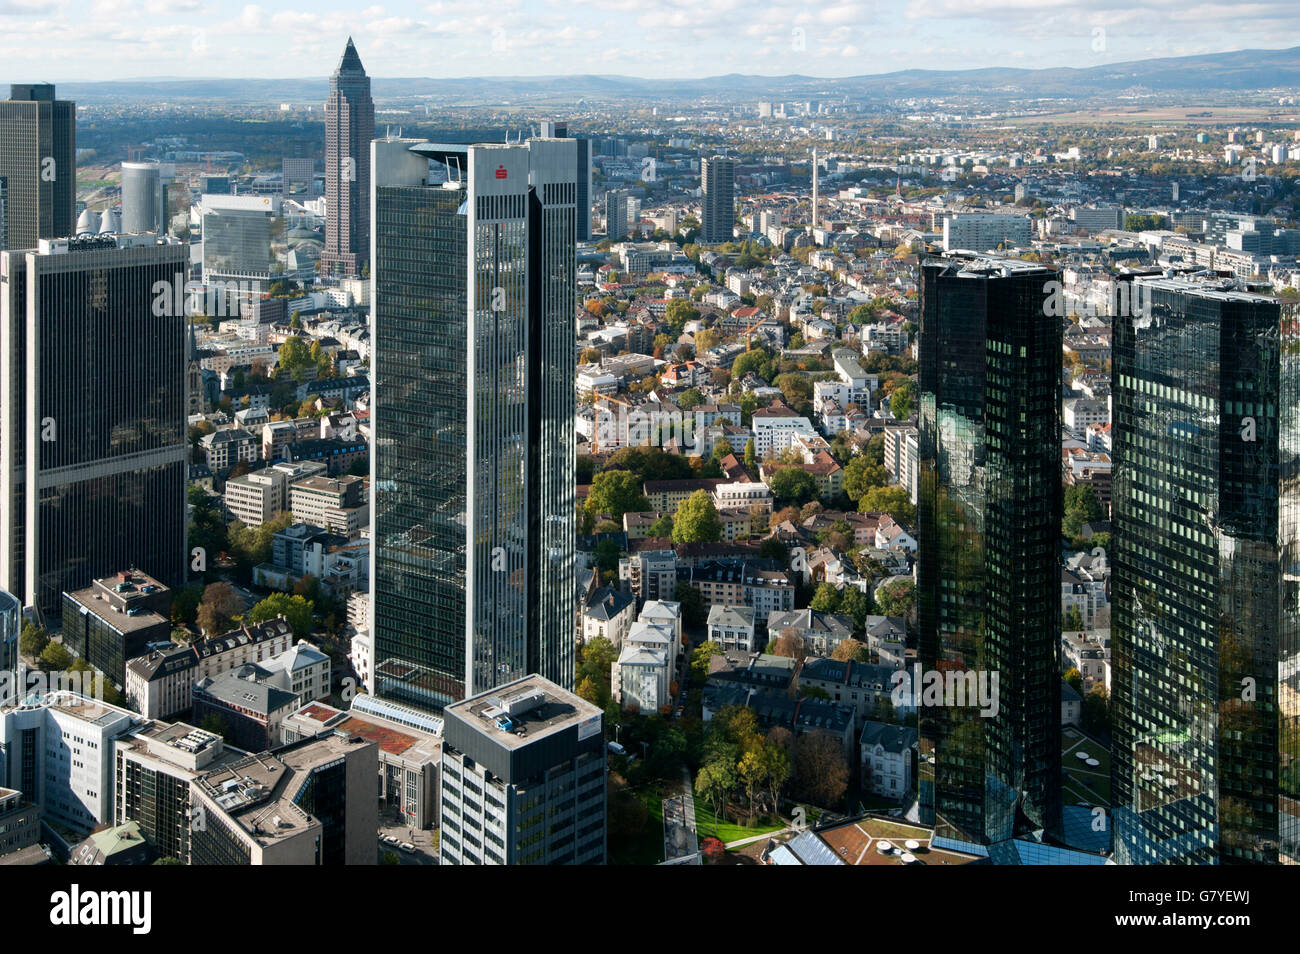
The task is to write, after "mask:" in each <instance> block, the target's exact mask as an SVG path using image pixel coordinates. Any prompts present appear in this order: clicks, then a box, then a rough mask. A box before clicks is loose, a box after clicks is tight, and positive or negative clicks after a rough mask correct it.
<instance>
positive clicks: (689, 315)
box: [664, 298, 700, 338]
mask: <svg viewBox="0 0 1300 954" xmlns="http://www.w3.org/2000/svg"><path fill="white" fill-rule="evenodd" d="M699 317H700V311H699V309H698V308H694V307H692V306H691V303H690V302H688V301H687V300H686V299H685V298H674V299H673V300H672V301H670V302H669V303H668V308H667V309H666V310H665V312H664V319H665V320H666V321H667V322H668V327H669V328H671V329H672V332H673V337H674V338H679V337H681V334H682V331H683V330H684V329H685V328H686V325H687V324H689V323H690V322H692V321H697V320H698V319H699Z"/></svg>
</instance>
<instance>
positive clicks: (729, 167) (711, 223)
mask: <svg viewBox="0 0 1300 954" xmlns="http://www.w3.org/2000/svg"><path fill="white" fill-rule="evenodd" d="M700 189H701V191H702V196H701V201H702V204H703V206H704V211H703V214H702V216H701V219H700V241H701V242H702V243H704V244H706V245H712V244H716V243H718V242H730V241H731V239H732V235H733V233H734V232H735V226H736V160H735V159H728V158H727V157H726V156H714V157H713V158H712V159H701V160H700Z"/></svg>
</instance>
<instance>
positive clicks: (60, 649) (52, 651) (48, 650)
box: [37, 641, 72, 672]
mask: <svg viewBox="0 0 1300 954" xmlns="http://www.w3.org/2000/svg"><path fill="white" fill-rule="evenodd" d="M37 661H38V662H39V664H40V667H41V669H42V670H44V671H45V672H63V671H64V670H66V669H67V668H68V667H69V666H71V665H72V653H71V652H69V651H68V650H67V648H66V647H64V645H63V644H62V643H56V642H53V641H51V642H49V643H48V644H46V646H45V648H44V649H42V650H41V654H40V656H38V657H37Z"/></svg>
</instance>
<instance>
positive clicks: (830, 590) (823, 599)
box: [808, 583, 840, 613]
mask: <svg viewBox="0 0 1300 954" xmlns="http://www.w3.org/2000/svg"><path fill="white" fill-rule="evenodd" d="M839 605H840V591H839V590H837V589H836V588H835V584H834V583H819V584H818V585H817V589H816V590H815V591H814V592H813V598H812V602H810V603H809V604H808V608H809V609H814V610H816V611H817V612H819V613H834V612H837V611H838V609H839Z"/></svg>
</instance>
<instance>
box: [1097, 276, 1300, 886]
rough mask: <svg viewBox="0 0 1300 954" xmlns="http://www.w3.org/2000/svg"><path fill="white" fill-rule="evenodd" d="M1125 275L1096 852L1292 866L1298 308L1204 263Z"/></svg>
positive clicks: (1297, 830) (1299, 790)
mask: <svg viewBox="0 0 1300 954" xmlns="http://www.w3.org/2000/svg"><path fill="white" fill-rule="evenodd" d="M1131 292H1132V294H1130V295H1129V296H1127V297H1128V303H1127V307H1124V308H1122V309H1119V310H1120V311H1121V314H1120V316H1119V317H1117V318H1116V319H1115V322H1114V329H1115V346H1114V378H1113V387H1114V401H1115V421H1114V448H1115V450H1114V457H1115V483H1114V495H1113V500H1114V521H1115V538H1114V539H1115V552H1114V554H1113V559H1112V563H1111V567H1112V574H1113V575H1112V578H1111V585H1112V597H1111V599H1112V603H1113V616H1112V627H1113V628H1112V634H1113V642H1112V653H1113V658H1112V667H1113V676H1112V686H1111V701H1112V725H1113V730H1112V731H1113V736H1112V737H1113V743H1112V747H1111V759H1112V804H1113V807H1114V832H1115V857H1116V860H1117V861H1119V862H1121V863H1124V864H1158V863H1173V864H1214V863H1290V864H1295V863H1297V861H1300V813H1298V812H1297V810H1296V808H1295V806H1296V804H1297V803H1296V798H1297V795H1300V761H1297V752H1298V751H1300V749H1298V748H1297V741H1298V740H1300V700H1298V698H1297V695H1296V682H1297V672H1298V671H1300V666H1298V663H1300V576H1297V574H1296V567H1297V565H1298V564H1300V483H1298V481H1300V476H1298V469H1297V463H1298V462H1300V362H1298V361H1297V355H1300V333H1298V327H1297V318H1298V317H1300V313H1298V312H1297V307H1296V306H1295V305H1294V304H1283V303H1280V302H1279V301H1278V300H1276V299H1274V298H1269V297H1264V296H1261V295H1253V294H1247V293H1244V292H1242V291H1240V290H1238V289H1237V288H1236V287H1234V286H1233V285H1232V284H1231V283H1229V282H1226V281H1218V280H1207V279H1204V278H1201V279H1195V278H1190V277H1186V276H1171V277H1163V276H1158V277H1152V278H1138V279H1135V280H1133V284H1132V286H1131ZM1120 300H1121V302H1123V301H1124V298H1121V299H1120Z"/></svg>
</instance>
